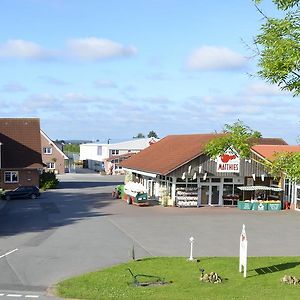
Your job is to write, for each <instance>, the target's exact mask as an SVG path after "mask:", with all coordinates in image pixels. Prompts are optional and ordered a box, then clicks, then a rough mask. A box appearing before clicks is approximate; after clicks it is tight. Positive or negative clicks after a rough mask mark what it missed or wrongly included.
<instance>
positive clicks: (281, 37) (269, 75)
mask: <svg viewBox="0 0 300 300" xmlns="http://www.w3.org/2000/svg"><path fill="white" fill-rule="evenodd" d="M254 1H255V2H256V4H259V3H260V2H261V1H262V0H254ZM272 1H273V2H274V3H275V4H276V5H277V8H278V9H279V10H281V11H282V12H283V17H282V18H271V17H267V16H266V15H265V14H264V13H263V12H262V10H261V9H260V8H259V7H258V6H257V9H258V10H259V12H260V13H261V14H262V15H263V16H264V19H265V22H264V24H263V25H262V26H261V29H260V33H259V34H258V35H257V36H256V37H255V40H254V43H255V45H256V48H257V54H258V55H259V61H258V66H259V68H260V70H259V71H258V75H259V76H260V77H261V78H263V79H265V80H266V81H267V82H269V83H271V84H277V85H278V86H279V87H280V88H281V89H282V90H287V91H290V92H292V93H293V95H294V96H296V95H299V94H300V10H299V5H300V4H299V0H272Z"/></svg>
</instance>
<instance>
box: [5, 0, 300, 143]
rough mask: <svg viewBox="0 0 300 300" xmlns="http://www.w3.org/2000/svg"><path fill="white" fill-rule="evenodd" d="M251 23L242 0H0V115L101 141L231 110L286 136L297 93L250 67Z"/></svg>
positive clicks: (207, 123) (254, 21) (186, 128)
mask: <svg viewBox="0 0 300 300" xmlns="http://www.w3.org/2000/svg"><path fill="white" fill-rule="evenodd" d="M262 8H263V10H264V12H265V13H266V14H267V15H270V16H274V15H276V14H277V12H276V9H275V8H274V6H273V4H272V2H271V0H265V1H264V5H263V6H262ZM261 22H262V18H261V15H260V14H259V13H258V12H257V10H256V9H255V7H254V5H253V2H252V1H251V0H243V1H241V0H229V1H199V0H189V1H182V0H88V1H84V0H22V1H19V0H1V4H0V28H1V29H0V70H1V72H0V104H1V110H0V111H1V113H0V117H39V118H40V119H41V126H42V128H43V130H44V131H45V132H46V133H47V134H48V135H49V136H50V137H51V138H52V139H92V140H96V139H99V140H100V141H102V142H104V141H106V140H107V139H108V138H110V139H111V140H112V142H117V141H121V140H127V139H131V138H132V137H133V136H134V135H136V134H137V133H139V132H142V133H144V134H147V133H148V132H149V131H150V130H154V131H156V132H157V133H158V135H159V136H160V137H163V136H165V135H168V134H184V133H208V132H214V131H220V130H222V128H223V125H224V124H226V123H232V122H234V121H236V120H238V119H240V120H242V121H244V122H245V123H246V124H247V125H249V126H250V127H252V128H253V129H255V130H259V131H261V132H262V133H263V135H264V136H266V137H282V138H284V139H286V140H287V141H288V142H289V143H291V144H295V143H296V138H297V136H298V135H299V134H300V110H299V107H300V99H299V97H298V98H293V97H292V96H291V95H290V94H288V93H284V92H281V91H280V90H279V89H278V88H277V87H276V86H270V85H268V84H266V83H265V82H263V81H262V80H260V79H259V78H257V77H255V76H253V75H255V72H256V71H257V69H256V58H255V57H253V52H252V50H251V47H252V46H251V43H252V39H253V36H254V35H255V34H256V33H257V32H258V29H259V27H260V24H261Z"/></svg>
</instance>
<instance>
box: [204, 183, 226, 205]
mask: <svg viewBox="0 0 300 300" xmlns="http://www.w3.org/2000/svg"><path fill="white" fill-rule="evenodd" d="M220 187H221V185H220V184H218V185H217V184H202V185H201V186H200V201H199V202H200V205H220V204H221V199H220V198H221V197H220Z"/></svg>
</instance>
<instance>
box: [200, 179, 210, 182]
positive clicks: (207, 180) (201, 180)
mask: <svg viewBox="0 0 300 300" xmlns="http://www.w3.org/2000/svg"><path fill="white" fill-rule="evenodd" d="M200 182H209V178H206V179H203V178H200Z"/></svg>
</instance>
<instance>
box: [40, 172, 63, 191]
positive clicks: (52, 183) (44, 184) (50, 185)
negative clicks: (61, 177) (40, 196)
mask: <svg viewBox="0 0 300 300" xmlns="http://www.w3.org/2000/svg"><path fill="white" fill-rule="evenodd" d="M58 183H59V181H58V179H57V178H56V174H55V173H53V172H43V173H42V174H41V175H40V188H41V189H42V190H48V189H55V188H56V187H57V185H58Z"/></svg>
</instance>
